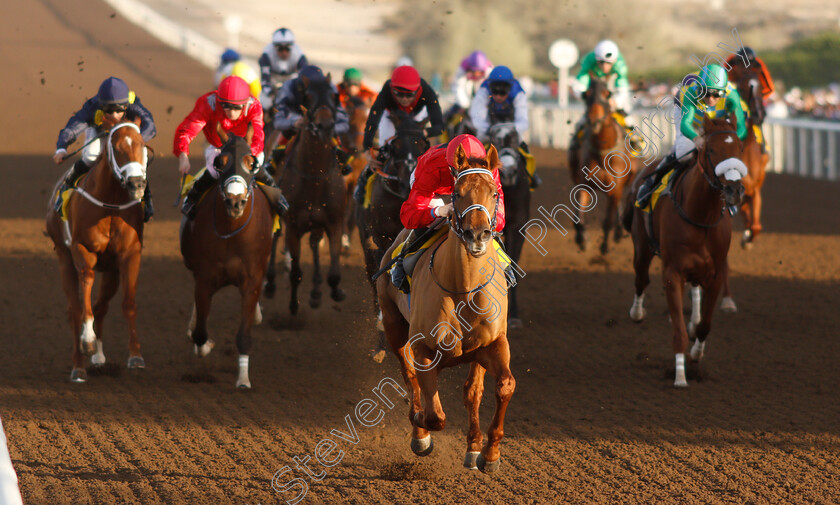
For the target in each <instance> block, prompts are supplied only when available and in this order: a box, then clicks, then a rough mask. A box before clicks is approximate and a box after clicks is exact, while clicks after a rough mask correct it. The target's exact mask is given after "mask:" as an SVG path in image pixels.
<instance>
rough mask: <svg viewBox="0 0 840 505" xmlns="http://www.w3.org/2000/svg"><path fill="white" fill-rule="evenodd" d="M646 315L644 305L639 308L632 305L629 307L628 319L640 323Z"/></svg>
mask: <svg viewBox="0 0 840 505" xmlns="http://www.w3.org/2000/svg"><path fill="white" fill-rule="evenodd" d="M646 315H647V311H646V310H645V309H644V307H639V308H636V307H632V308H630V319H631V320H632V321H633V322H634V323H641V322H642V321H644V320H645V316H646Z"/></svg>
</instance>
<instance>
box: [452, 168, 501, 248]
mask: <svg viewBox="0 0 840 505" xmlns="http://www.w3.org/2000/svg"><path fill="white" fill-rule="evenodd" d="M451 170H452V175H453V176H454V177H455V184H453V185H452V194H451V195H450V198H451V199H452V209H453V214H452V219H450V221H449V227H450V228H451V229H452V231H453V232H454V233H455V235H456V236H457V237H458V239H459V240H462V241H463V240H464V228H463V226H462V223H463V221H464V216H466V215H467V214H469V213H470V212H471V211H473V210H480V211H482V212H484V215H486V216H487V220H488V221H490V233H492V235H493V237H496V236H498V233H497V232H496V214H497V213H498V211H499V192H498V191H496V192H494V193H493V197H494V199H495V201H496V202H495V206H494V208H493V215H492V216H491V215H490V212H489V211H488V210H487V207H485V206H484V205H481V204H479V203H474V204H472V205H470V206H468V207H467V208H466V209H464V210H463V211H461V212H460V213H459V212H457V211H456V210H455V203H456V200H457V197H458V193H457V192H456V191H455V185H456V184H458V181H459V180H460V179H461V178H462V177H465V176H467V175H473V174H481V175H488V176H490V179H491V180H492V179H493V172H491V171H490V170H488V169H486V168H480V167H471V168H467V169H465V170H461V171H460V172H457V173H456V172H455V169H454V168H453V169H451Z"/></svg>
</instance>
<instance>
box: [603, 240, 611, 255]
mask: <svg viewBox="0 0 840 505" xmlns="http://www.w3.org/2000/svg"><path fill="white" fill-rule="evenodd" d="M608 252H610V246H609V244H607V241H606V240H604V241H603V242H601V254H603V255H606V254H607V253H608Z"/></svg>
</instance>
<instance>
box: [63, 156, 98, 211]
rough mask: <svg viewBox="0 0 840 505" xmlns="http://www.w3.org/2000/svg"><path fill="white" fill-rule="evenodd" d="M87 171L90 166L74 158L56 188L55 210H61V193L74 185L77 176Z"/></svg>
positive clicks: (77, 178)
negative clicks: (58, 186)
mask: <svg viewBox="0 0 840 505" xmlns="http://www.w3.org/2000/svg"><path fill="white" fill-rule="evenodd" d="M88 171H90V167H89V166H87V165H86V164H85V162H84V161H82V160H76V163H74V164H73V167H72V168H71V169H70V171H69V172H67V176H66V177H64V181H63V182H62V183H61V187H60V188H59V189H58V197H57V198H56V199H55V211H56V212H61V206H62V204H63V203H64V198H63V197H62V194H63V193H64V192H65V191H67V190H68V189H71V188H74V187H76V182H77V181H78V180H79V177H81V176H82V175H84V174H86V173H88Z"/></svg>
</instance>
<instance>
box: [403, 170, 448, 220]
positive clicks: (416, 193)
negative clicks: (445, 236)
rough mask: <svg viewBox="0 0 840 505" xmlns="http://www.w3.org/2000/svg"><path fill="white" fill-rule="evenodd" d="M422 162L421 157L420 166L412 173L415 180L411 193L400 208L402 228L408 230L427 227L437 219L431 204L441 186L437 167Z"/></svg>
mask: <svg viewBox="0 0 840 505" xmlns="http://www.w3.org/2000/svg"><path fill="white" fill-rule="evenodd" d="M424 161H426V160H424V159H423V158H422V157H421V158H420V164H418V166H417V168H416V169H415V172H414V173H415V175H416V178H415V179H414V185H413V186H412V187H411V193H409V195H408V199H407V200H406V201H405V202H403V204H402V207H400V221H401V222H402V224H403V226H405V227H406V228H410V229H416V228H422V227H424V226H428V225H430V224H431V223H432V221H434V220H435V219H436V218H437V214H436V213H435V209H434V208H432V206H431V202H432V198H434V196H435V192H436V191H437V190H438V189H439V188H440V187H441V186H442V184H441V181H440V176H439V173H438V170H437V167H435V166H434V165H432V164H429V165H427V164H426V163H424Z"/></svg>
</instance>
